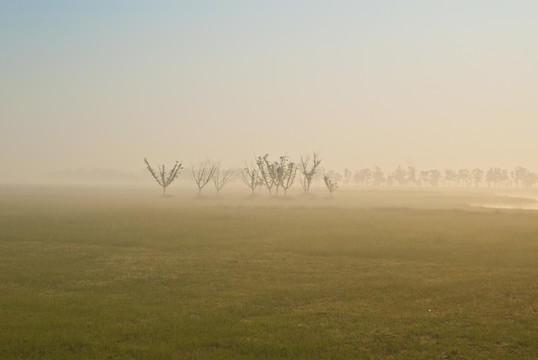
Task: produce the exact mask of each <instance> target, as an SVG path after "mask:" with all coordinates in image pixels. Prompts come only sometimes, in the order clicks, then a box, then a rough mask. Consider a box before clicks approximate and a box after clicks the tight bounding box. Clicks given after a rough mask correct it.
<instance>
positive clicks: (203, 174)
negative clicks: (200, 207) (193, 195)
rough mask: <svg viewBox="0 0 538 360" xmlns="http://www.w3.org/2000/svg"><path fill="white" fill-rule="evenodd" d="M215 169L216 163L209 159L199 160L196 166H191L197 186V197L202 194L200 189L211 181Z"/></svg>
mask: <svg viewBox="0 0 538 360" xmlns="http://www.w3.org/2000/svg"><path fill="white" fill-rule="evenodd" d="M216 170H217V165H216V164H214V163H213V162H211V161H210V160H206V161H203V162H201V163H200V164H198V166H197V167H195V166H192V177H193V179H194V182H195V183H196V185H197V186H198V197H201V196H202V189H203V188H204V187H205V186H206V185H207V183H208V182H210V181H211V179H212V178H213V175H214V174H215V171H216Z"/></svg>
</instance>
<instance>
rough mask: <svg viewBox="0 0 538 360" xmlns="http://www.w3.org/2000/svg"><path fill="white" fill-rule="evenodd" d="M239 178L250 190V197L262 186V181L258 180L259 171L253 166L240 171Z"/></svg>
mask: <svg viewBox="0 0 538 360" xmlns="http://www.w3.org/2000/svg"><path fill="white" fill-rule="evenodd" d="M241 178H242V179H243V182H244V183H245V184H246V185H247V186H248V187H249V188H250V190H251V195H254V191H255V190H256V188H257V187H258V186H261V185H263V181H262V179H261V178H260V171H259V170H258V169H256V168H255V167H254V166H252V165H251V166H250V167H249V166H247V165H245V167H244V168H243V169H241Z"/></svg>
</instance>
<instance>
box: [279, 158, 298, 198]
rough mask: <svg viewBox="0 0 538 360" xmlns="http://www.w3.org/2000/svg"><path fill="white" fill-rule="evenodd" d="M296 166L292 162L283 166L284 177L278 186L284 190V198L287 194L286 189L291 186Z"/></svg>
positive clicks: (295, 173)
mask: <svg viewBox="0 0 538 360" xmlns="http://www.w3.org/2000/svg"><path fill="white" fill-rule="evenodd" d="M297 170H298V169H297V165H296V164H295V163H293V162H289V163H287V164H285V166H284V172H283V173H284V176H283V177H282V179H281V180H280V186H282V189H284V197H286V195H287V194H288V189H289V188H290V187H291V186H292V185H293V182H294V181H295V176H296V175H297Z"/></svg>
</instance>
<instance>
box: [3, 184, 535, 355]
mask: <svg viewBox="0 0 538 360" xmlns="http://www.w3.org/2000/svg"><path fill="white" fill-rule="evenodd" d="M128 194H129V193H128V191H124V192H122V193H121V194H119V195H115V193H114V192H112V191H111V192H110V193H106V194H105V195H104V194H103V192H99V193H95V194H94V195H95V196H92V194H85V195H81V194H80V193H78V192H77V191H75V190H72V191H70V192H61V191H58V190H54V191H50V190H46V189H37V190H36V189H29V188H26V189H13V188H3V189H2V191H0V195H1V196H0V256H1V261H0V358H1V359H285V358H288V359H363V358H364V359H371V358H373V359H385V358H389V359H390V358H392V359H492V358H502V359H535V358H538V342H537V341H536V339H537V337H536V336H537V334H538V213H535V212H531V211H529V212H524V211H517V212H511V211H492V210H481V211H474V210H471V209H468V210H465V208H464V207H458V209H451V208H450V207H451V206H452V205H451V204H452V203H451V202H447V201H446V198H447V197H446V196H445V195H439V196H438V197H437V198H435V196H433V200H432V195H431V194H430V193H420V192H415V193H412V194H407V195H405V197H406V199H407V200H409V202H410V203H412V204H423V203H426V202H427V203H428V204H430V205H431V204H435V203H436V202H437V203H439V204H444V206H441V207H442V208H439V209H435V208H434V206H430V207H429V208H424V207H419V206H417V207H416V208H414V207H410V208H409V207H408V208H406V207H405V206H404V205H405V202H402V203H398V204H397V206H390V207H382V206H381V207H372V208H361V207H360V206H359V205H360V204H358V206H357V207H353V206H350V204H349V203H346V206H339V204H340V202H339V201H338V199H337V200H335V201H325V200H319V201H316V202H314V203H315V204H316V206H312V207H311V206H306V205H305V202H304V201H303V202H301V201H300V200H291V201H287V202H285V204H284V205H281V203H278V202H270V201H269V202H262V201H258V200H256V201H254V202H252V201H251V202H249V200H244V199H234V200H233V201H231V200H230V201H228V202H227V201H221V202H216V201H214V202H212V201H211V202H204V203H203V204H202V205H200V202H195V201H191V200H189V201H182V199H180V198H167V199H159V198H156V197H153V196H152V195H148V194H147V193H142V194H140V193H138V194H137V195H136V196H134V197H133V198H130V197H129V196H128ZM378 195H379V197H380V198H382V200H383V199H384V200H383V201H385V202H384V203H383V204H386V205H390V202H387V201H388V200H387V198H391V197H390V196H388V195H387V194H386V193H383V192H379V194H378ZM340 196H343V194H340ZM375 196H376V193H375V192H373V193H368V194H367V195H364V196H363V197H375ZM393 196H395V195H393ZM398 196H403V195H398ZM480 196H482V195H480ZM460 197H461V199H458V200H457V202H458V203H464V201H463V197H462V195H460ZM359 198H360V196H359ZM425 198H428V199H429V200H427V201H426V200H424V199H425ZM413 199H414V200H413ZM443 199H444V200H443ZM474 200H476V199H474ZM474 200H473V201H474ZM323 201H325V202H323ZM342 201H343V200H342ZM343 202H344V201H343ZM447 204H448V205H447ZM393 205H394V204H393ZM454 207H456V206H454Z"/></svg>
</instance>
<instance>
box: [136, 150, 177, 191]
mask: <svg viewBox="0 0 538 360" xmlns="http://www.w3.org/2000/svg"><path fill="white" fill-rule="evenodd" d="M144 163H145V164H146V168H147V169H148V171H149V173H150V174H151V176H153V178H154V179H155V180H156V181H157V183H158V184H159V185H160V186H161V187H162V188H163V196H166V188H167V187H168V186H169V185H170V184H171V183H173V182H174V180H176V178H177V177H178V176H179V170H181V169H183V166H182V165H181V163H180V162H179V161H176V163H175V165H174V166H173V167H172V170H170V171H169V172H168V173H167V171H166V169H165V168H164V165H163V166H161V165H157V171H155V170H154V169H153V168H152V167H151V165H150V164H149V162H148V159H146V158H144Z"/></svg>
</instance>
